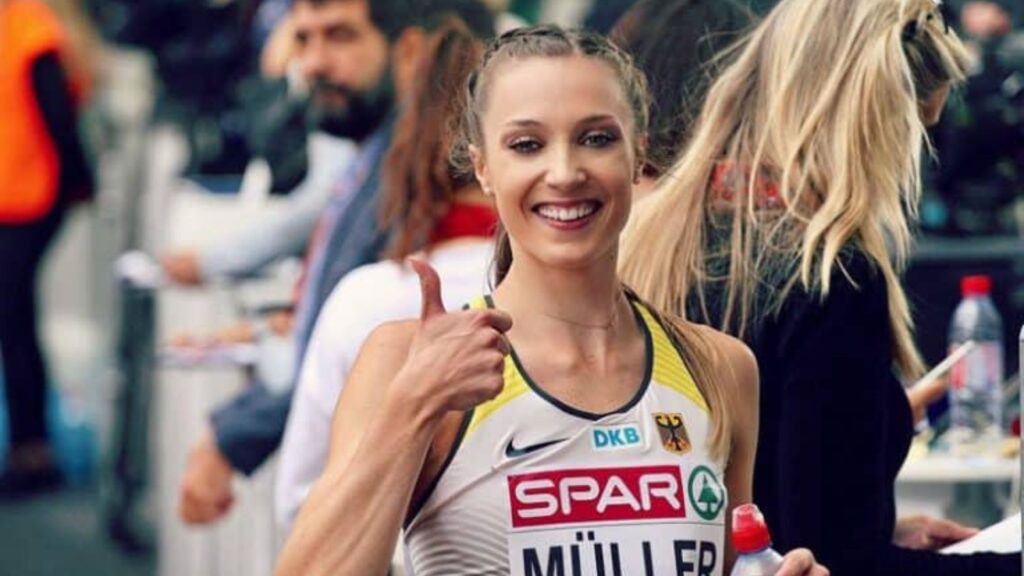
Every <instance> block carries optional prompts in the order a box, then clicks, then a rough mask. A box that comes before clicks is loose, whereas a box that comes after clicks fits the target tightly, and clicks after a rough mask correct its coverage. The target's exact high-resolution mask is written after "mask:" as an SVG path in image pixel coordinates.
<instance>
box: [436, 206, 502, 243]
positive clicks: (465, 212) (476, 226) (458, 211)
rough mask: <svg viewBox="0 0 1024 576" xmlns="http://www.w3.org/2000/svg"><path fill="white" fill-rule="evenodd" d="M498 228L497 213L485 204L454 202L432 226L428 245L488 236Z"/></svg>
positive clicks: (492, 234)
mask: <svg viewBox="0 0 1024 576" xmlns="http://www.w3.org/2000/svg"><path fill="white" fill-rule="evenodd" d="M497 229H498V213H497V212H495V211H494V208H493V207H492V206H488V205H486V204H465V203H455V204H452V207H451V208H450V209H449V210H448V213H447V214H445V215H444V217H442V218H441V220H440V221H438V223H437V225H436V226H434V231H433V232H432V233H431V234H430V242H429V245H430V246H433V245H435V244H438V243H439V242H444V241H445V240H454V239H456V238H490V237H492V236H494V233H495V232H496V231H497Z"/></svg>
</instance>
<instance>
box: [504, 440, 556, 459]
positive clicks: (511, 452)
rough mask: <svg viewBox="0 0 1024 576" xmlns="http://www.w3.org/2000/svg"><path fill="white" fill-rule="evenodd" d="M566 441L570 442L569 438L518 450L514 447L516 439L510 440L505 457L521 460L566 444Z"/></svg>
mask: <svg viewBox="0 0 1024 576" xmlns="http://www.w3.org/2000/svg"><path fill="white" fill-rule="evenodd" d="M566 440H568V438H559V439H558V440H548V441H547V442H541V443H539V444H531V445H529V446H522V447H520V448H516V447H515V446H514V445H513V441H514V438H510V439H509V441H508V444H506V445H505V457H506V458H521V457H523V456H526V455H527V454H532V453H534V452H536V451H538V450H543V449H545V448H547V447H548V446H554V445H555V444H560V443H562V442H565V441H566Z"/></svg>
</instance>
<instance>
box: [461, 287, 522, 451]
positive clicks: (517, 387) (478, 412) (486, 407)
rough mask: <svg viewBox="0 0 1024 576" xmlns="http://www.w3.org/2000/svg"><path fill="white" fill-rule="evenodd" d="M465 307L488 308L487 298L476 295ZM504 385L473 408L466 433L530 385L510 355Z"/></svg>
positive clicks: (506, 363)
mask: <svg viewBox="0 0 1024 576" xmlns="http://www.w3.org/2000/svg"><path fill="white" fill-rule="evenodd" d="M466 307H467V308H469V309H470V310H484V309H486V308H489V306H488V304H487V299H486V297H485V296H477V297H476V298H473V299H472V300H470V301H469V303H468V304H466ZM504 379H505V387H504V388H502V390H501V392H500V393H499V394H498V395H497V396H495V397H494V398H491V399H490V400H488V401H487V402H484V403H483V404H480V405H479V406H477V407H476V409H475V410H473V418H472V419H470V421H469V427H467V428H466V434H467V435H468V434H470V433H472V432H473V430H474V429H476V427H477V426H479V425H480V424H482V423H483V421H484V420H486V419H487V418H489V417H490V416H491V415H493V414H494V413H495V412H497V411H498V410H499V409H501V407H502V406H504V405H505V404H508V403H509V402H511V401H512V400H514V399H516V398H518V397H519V396H521V395H523V394H525V393H526V392H527V391H529V389H530V387H529V386H528V385H527V384H526V380H524V379H523V376H522V375H521V374H520V373H519V370H518V369H516V363H515V361H514V360H512V355H511V354H509V355H507V356H505V374H504Z"/></svg>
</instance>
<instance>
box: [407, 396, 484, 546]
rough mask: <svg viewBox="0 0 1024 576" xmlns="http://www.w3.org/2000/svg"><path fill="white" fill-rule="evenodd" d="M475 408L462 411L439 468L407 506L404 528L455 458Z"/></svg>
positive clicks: (425, 501)
mask: <svg viewBox="0 0 1024 576" xmlns="http://www.w3.org/2000/svg"><path fill="white" fill-rule="evenodd" d="M474 411H475V409H470V410H466V411H465V412H463V413H462V422H461V423H460V424H459V431H458V432H456V433H455V440H453V441H452V445H451V447H449V448H448V455H447V456H445V458H444V462H443V463H442V464H441V468H440V469H438V471H437V474H436V475H435V476H434V478H433V480H431V481H430V484H429V485H427V489H426V490H425V491H424V492H423V495H422V496H420V497H419V499H418V500H417V501H416V502H413V503H412V504H410V506H409V511H408V513H407V514H406V516H405V517H406V520H405V524H404V525H403V528H404V529H408V528H409V526H411V525H412V523H413V521H414V520H416V517H417V516H419V515H420V511H421V510H423V506H424V505H426V503H427V502H429V501H430V497H431V496H433V495H434V490H436V489H437V485H438V484H440V483H441V477H442V476H444V473H445V472H446V471H447V470H448V467H449V466H451V464H452V460H455V454H456V453H457V452H458V451H459V446H461V445H462V441H463V440H464V439H465V438H466V431H468V430H469V423H470V422H472V421H473V412H474Z"/></svg>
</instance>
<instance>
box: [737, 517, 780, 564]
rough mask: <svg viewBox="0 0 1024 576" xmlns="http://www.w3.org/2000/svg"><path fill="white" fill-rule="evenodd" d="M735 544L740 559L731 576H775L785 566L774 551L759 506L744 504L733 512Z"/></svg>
mask: <svg viewBox="0 0 1024 576" xmlns="http://www.w3.org/2000/svg"><path fill="white" fill-rule="evenodd" d="M732 543H733V546H734V547H735V548H736V554H737V556H736V564H734V565H733V567H732V572H730V573H729V574H730V576H774V575H775V573H776V572H778V570H779V567H781V566H782V556H780V555H779V553H778V552H776V551H775V550H772V538H771V535H770V534H769V533H768V525H767V524H765V522H764V515H762V514H761V511H760V510H758V508H757V505H755V504H742V505H740V506H737V507H736V508H735V509H734V510H733V511H732Z"/></svg>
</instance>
